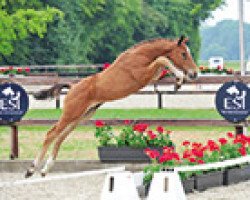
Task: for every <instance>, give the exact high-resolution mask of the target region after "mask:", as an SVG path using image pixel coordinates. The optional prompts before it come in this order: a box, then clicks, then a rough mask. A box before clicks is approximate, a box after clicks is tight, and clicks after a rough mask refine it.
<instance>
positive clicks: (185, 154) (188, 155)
mask: <svg viewBox="0 0 250 200" xmlns="http://www.w3.org/2000/svg"><path fill="white" fill-rule="evenodd" d="M191 156H192V153H191V152H190V151H189V150H185V151H184V152H183V155H182V158H184V159H187V158H190V157H191Z"/></svg>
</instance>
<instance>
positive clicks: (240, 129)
mask: <svg viewBox="0 0 250 200" xmlns="http://www.w3.org/2000/svg"><path fill="white" fill-rule="evenodd" d="M235 134H236V135H242V134H243V135H247V123H243V124H237V125H236V126H235Z"/></svg>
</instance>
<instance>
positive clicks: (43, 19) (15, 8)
mask: <svg viewBox="0 0 250 200" xmlns="http://www.w3.org/2000/svg"><path fill="white" fill-rule="evenodd" d="M60 14H61V12H60V11H59V10H57V9H55V8H52V7H48V6H46V7H42V3H41V2H38V1H34V0H32V1H28V0H16V1H14V0H12V1H11V0H9V1H8V0H0V54H2V55H10V54H11V53H12V52H13V51H14V47H13V42H14V41H20V40H23V39H25V38H27V37H28V35H30V34H36V35H38V36H39V37H43V35H44V33H46V31H47V24H48V23H49V22H52V21H53V19H54V17H55V16H56V15H60Z"/></svg>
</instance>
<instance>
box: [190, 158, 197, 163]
mask: <svg viewBox="0 0 250 200" xmlns="http://www.w3.org/2000/svg"><path fill="white" fill-rule="evenodd" d="M188 160H189V162H191V163H195V162H196V160H195V158H189V159H188Z"/></svg>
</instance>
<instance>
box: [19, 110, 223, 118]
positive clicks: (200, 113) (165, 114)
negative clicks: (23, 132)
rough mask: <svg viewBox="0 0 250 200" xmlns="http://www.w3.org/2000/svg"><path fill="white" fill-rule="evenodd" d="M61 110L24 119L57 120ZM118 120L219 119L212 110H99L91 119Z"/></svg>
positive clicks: (35, 113) (35, 112) (30, 113)
mask: <svg viewBox="0 0 250 200" xmlns="http://www.w3.org/2000/svg"><path fill="white" fill-rule="evenodd" d="M60 115H61V110H59V109H58V110H56V109H32V110H29V111H28V112H27V114H26V115H25V117H24V118H25V119H58V118H59V116H60ZM93 118H94V119H101V118H105V119H108V118H119V119H142V118H150V119H152V118H165V119H171V118H176V119H181V118H183V119H221V117H220V115H219V114H218V113H217V111H216V110H214V109H99V110H97V112H96V114H95V115H94V117H93Z"/></svg>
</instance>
